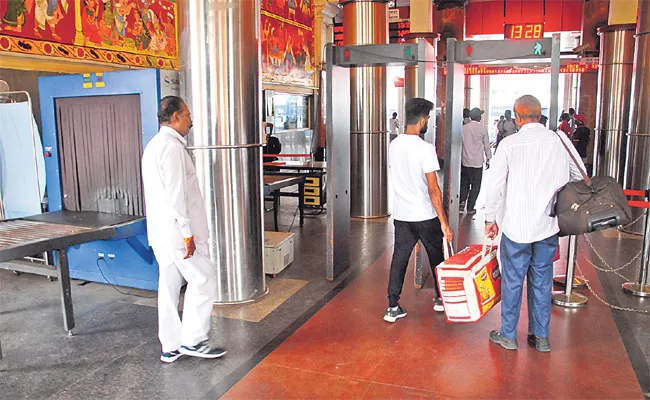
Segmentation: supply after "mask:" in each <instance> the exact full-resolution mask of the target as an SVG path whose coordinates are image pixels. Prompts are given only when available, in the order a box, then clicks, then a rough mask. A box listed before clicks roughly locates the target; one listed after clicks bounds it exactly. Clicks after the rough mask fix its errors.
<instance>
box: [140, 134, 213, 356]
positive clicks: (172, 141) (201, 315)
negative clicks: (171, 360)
mask: <svg viewBox="0 0 650 400" xmlns="http://www.w3.org/2000/svg"><path fill="white" fill-rule="evenodd" d="M185 145H186V141H185V139H184V138H183V137H182V136H181V135H180V134H179V133H178V132H176V131H175V130H173V129H171V128H169V127H165V126H163V127H161V128H160V132H158V134H157V135H156V136H154V138H153V139H151V141H150V142H149V143H148V144H147V148H146V149H145V151H144V154H143V156H142V181H143V186H144V197H145V206H146V211H147V236H148V240H149V244H150V245H151V246H152V247H153V250H154V254H155V255H156V260H157V261H158V265H159V271H160V277H159V280H158V319H159V321H158V323H159V329H158V330H159V335H158V337H159V338H160V342H161V344H162V349H163V352H168V351H173V350H177V349H178V348H179V347H180V346H181V345H187V346H194V345H196V344H198V343H199V342H201V341H203V340H205V339H207V338H208V334H209V332H210V319H211V315H212V304H213V302H214V296H215V290H216V271H215V267H214V265H213V264H212V262H211V261H210V255H209V253H208V245H207V241H208V238H209V237H208V221H207V217H206V209H205V204H204V201H203V196H202V195H201V190H200V189H199V184H198V179H197V176H196V170H195V168H194V164H193V163H192V159H191V158H190V156H189V154H188V153H187V150H185ZM190 236H194V241H195V243H196V247H197V250H196V252H195V253H194V256H193V257H191V258H189V259H187V260H183V257H184V255H185V242H184V241H183V238H186V237H190ZM183 280H185V281H187V291H186V292H185V302H184V308H183V320H182V321H181V319H180V316H179V315H178V301H179V296H180V290H181V286H182V285H183Z"/></svg>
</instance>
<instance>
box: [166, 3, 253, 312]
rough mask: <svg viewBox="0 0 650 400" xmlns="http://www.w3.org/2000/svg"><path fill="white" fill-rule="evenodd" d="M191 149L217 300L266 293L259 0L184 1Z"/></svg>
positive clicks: (184, 88)
mask: <svg viewBox="0 0 650 400" xmlns="http://www.w3.org/2000/svg"><path fill="white" fill-rule="evenodd" d="M178 4H179V14H181V18H180V23H181V26H180V29H179V31H180V43H182V46H180V50H181V56H180V61H179V65H180V69H181V93H183V95H184V99H185V101H186V102H187V104H188V106H189V107H190V110H191V112H192V115H193V118H194V128H193V131H192V134H191V135H190V136H189V137H188V138H189V146H188V148H189V149H190V150H191V152H192V154H193V156H194V158H195V162H196V172H197V175H198V177H199V185H200V186H201V190H202V192H203V196H204V198H205V203H206V207H207V209H208V210H207V212H208V223H209V228H210V237H211V239H210V256H211V258H212V260H213V261H214V262H215V264H216V268H217V298H216V302H217V303H239V302H246V301H251V300H254V299H256V298H258V297H260V296H262V295H263V294H264V293H265V291H266V285H265V282H264V270H263V259H264V248H263V243H264V240H263V228H262V207H263V205H262V194H261V192H262V164H261V163H262V154H261V147H262V144H261V143H262V140H261V138H262V137H261V122H260V121H261V114H260V113H261V111H260V110H261V79H260V34H259V33H260V2H259V0H179V2H178Z"/></svg>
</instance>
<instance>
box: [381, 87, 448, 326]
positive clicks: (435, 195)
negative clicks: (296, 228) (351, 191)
mask: <svg viewBox="0 0 650 400" xmlns="http://www.w3.org/2000/svg"><path fill="white" fill-rule="evenodd" d="M405 108H406V129H405V130H404V133H403V134H401V135H399V136H397V138H396V139H395V140H393V141H392V142H391V143H390V146H389V148H388V169H389V173H390V177H391V180H392V182H393V198H394V201H393V223H394V224H395V247H394V250H393V260H392V262H391V265H390V277H389V280H388V308H387V309H386V313H385V314H384V321H387V322H395V321H397V319H398V318H402V317H405V316H406V310H405V309H404V308H403V307H402V306H400V304H399V298H400V295H401V294H402V287H403V286H404V275H405V274H406V268H407V266H408V263H409V259H410V258H411V253H412V252H413V248H414V247H415V244H416V243H417V242H418V240H420V241H421V242H422V244H423V245H424V248H425V249H426V251H427V255H428V256H429V264H430V265H431V271H432V272H433V278H434V282H436V270H435V268H436V266H437V265H438V264H440V263H441V262H442V261H443V260H444V256H443V251H442V246H443V244H442V241H443V240H447V241H451V239H452V237H453V233H452V231H451V228H450V227H449V223H448V222H447V217H446V216H445V211H444V209H443V206H442V192H441V191H440V187H439V186H438V176H437V173H436V172H437V171H438V170H440V165H439V163H438V157H437V156H436V149H435V147H434V146H433V145H432V144H431V143H427V142H425V141H424V140H422V139H421V138H420V134H423V133H425V132H426V131H427V128H428V126H429V118H430V115H429V114H430V113H431V110H433V103H432V102H430V101H428V100H425V99H422V98H413V99H411V100H409V101H408V102H407V103H406V107H405ZM434 292H435V298H434V305H433V309H434V310H435V311H440V312H441V311H444V310H445V309H444V307H443V305H442V299H441V298H440V294H439V293H438V287H437V285H435V284H434Z"/></svg>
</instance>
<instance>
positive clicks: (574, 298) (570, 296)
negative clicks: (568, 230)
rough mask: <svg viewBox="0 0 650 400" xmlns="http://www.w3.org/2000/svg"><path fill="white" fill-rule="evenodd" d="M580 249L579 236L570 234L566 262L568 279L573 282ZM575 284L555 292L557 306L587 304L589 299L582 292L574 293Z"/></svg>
mask: <svg viewBox="0 0 650 400" xmlns="http://www.w3.org/2000/svg"><path fill="white" fill-rule="evenodd" d="M577 249H578V236H576V235H573V236H569V255H568V258H567V264H566V281H567V282H572V281H573V280H574V277H573V276H574V273H575V268H576V254H577ZM572 290H573V285H565V286H564V293H562V292H556V293H553V296H552V302H553V304H555V305H556V306H561V307H569V308H576V307H584V306H586V305H587V301H589V299H588V298H587V297H585V296H583V295H581V294H580V293H572Z"/></svg>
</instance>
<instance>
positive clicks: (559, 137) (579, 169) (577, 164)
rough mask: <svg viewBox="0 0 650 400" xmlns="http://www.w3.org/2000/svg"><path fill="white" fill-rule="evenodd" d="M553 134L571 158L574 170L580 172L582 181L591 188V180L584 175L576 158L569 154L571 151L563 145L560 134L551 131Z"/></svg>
mask: <svg viewBox="0 0 650 400" xmlns="http://www.w3.org/2000/svg"><path fill="white" fill-rule="evenodd" d="M553 132H555V134H556V135H557V138H558V139H559V140H560V142H561V143H562V146H564V149H565V150H566V152H567V153H569V157H571V160H572V161H573V163H574V164H575V166H576V168H578V171H580V174H581V175H582V179H584V180H585V183H586V184H587V185H588V186H590V187H591V179H590V178H589V176H588V175H587V173H586V172H585V171H584V170H583V169H582V168H580V164H579V163H578V160H576V158H575V156H574V155H573V153H572V152H571V150H569V147H568V146H567V145H566V143H564V140H562V137H561V136H560V134H559V133H557V131H553Z"/></svg>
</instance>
